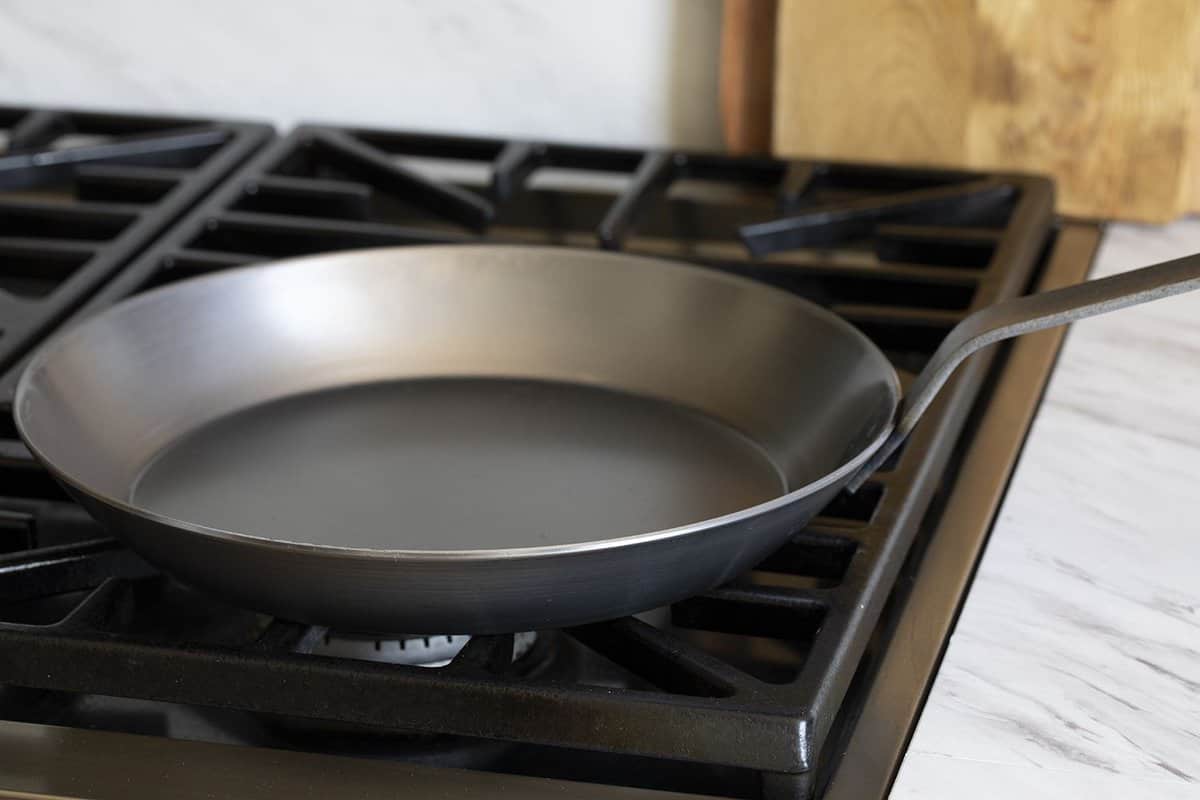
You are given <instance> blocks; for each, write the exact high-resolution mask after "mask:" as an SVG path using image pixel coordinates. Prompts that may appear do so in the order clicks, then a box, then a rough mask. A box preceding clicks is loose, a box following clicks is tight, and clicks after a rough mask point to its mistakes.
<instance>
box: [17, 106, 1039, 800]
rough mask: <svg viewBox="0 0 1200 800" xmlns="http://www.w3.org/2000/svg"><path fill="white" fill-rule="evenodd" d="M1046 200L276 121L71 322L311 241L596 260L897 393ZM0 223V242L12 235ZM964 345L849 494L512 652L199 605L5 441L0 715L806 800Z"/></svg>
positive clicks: (931, 516) (1021, 193)
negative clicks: (697, 282)
mask: <svg viewBox="0 0 1200 800" xmlns="http://www.w3.org/2000/svg"><path fill="white" fill-rule="evenodd" d="M2 163H3V159H0V164H2ZM1052 207H1053V192H1052V187H1051V186H1050V184H1049V183H1048V182H1047V181H1045V180H1042V179H1038V178H1031V177H1027V176H1018V175H981V174H966V173H952V172H938V171H923V170H908V169H890V168H882V167H863V166H855V165H843V164H818V163H805V162H792V163H786V162H781V161H776V160H771V159H745V158H729V157H723V156H714V155H706V154H692V153H677V152H650V153H647V152H639V151H632V150H616V149H607V148H598V147H582V146H575V145H555V144H546V143H539V142H513V141H502V140H496V139H477V138H464V137H449V136H433V135H426V134H408V133H391V132H384V131H366V130H350V129H343V128H332V127H324V126H305V127H302V128H299V129H297V130H295V131H293V132H292V133H290V134H289V135H287V136H286V137H284V138H281V139H279V140H276V141H274V142H273V143H271V144H270V145H268V146H266V147H265V148H263V149H262V150H261V151H260V152H258V154H257V155H255V156H254V157H253V158H252V159H251V160H250V161H248V162H247V163H246V164H245V165H244V166H243V167H242V168H241V169H239V170H238V171H237V172H236V173H235V174H234V175H233V176H232V177H230V178H229V179H228V180H226V181H225V182H224V183H223V184H221V186H220V187H219V188H218V189H217V190H216V191H214V192H212V193H211V194H210V195H209V196H208V197H206V198H205V199H204V200H203V201H201V202H199V203H198V204H197V205H196V206H195V207H194V208H193V210H192V211H190V212H189V213H188V214H187V215H186V216H184V217H183V218H182V219H181V220H180V221H179V222H178V223H177V224H175V225H174V226H173V227H171V228H170V229H169V230H168V231H166V232H165V233H164V234H163V235H161V236H159V237H158V238H157V239H156V240H155V241H154V242H153V244H150V245H149V246H148V247H146V248H145V250H144V252H142V253H141V254H140V256H138V257H136V258H134V259H132V260H127V261H126V262H125V263H123V264H116V265H115V266H114V267H112V268H111V269H109V270H107V271H106V272H105V274H104V275H103V276H101V277H100V278H98V279H97V280H98V281H100V280H103V278H107V277H109V276H110V275H111V276H112V277H111V279H110V280H108V281H107V282H104V283H103V285H101V286H100V287H99V288H98V289H97V290H96V291H95V292H94V293H93V294H92V295H91V296H90V299H89V300H88V301H87V302H86V303H85V304H84V305H83V306H82V307H81V308H80V309H79V310H78V311H77V312H76V315H75V317H73V319H78V318H81V317H83V316H86V315H89V314H92V313H95V312H96V311H98V310H101V309H103V308H104V307H106V306H108V305H110V304H111V303H113V302H115V301H117V300H119V299H121V298H123V297H126V296H129V295H131V294H134V293H136V292H138V291H142V290H144V289H147V288H150V287H153V286H158V285H161V284H164V283H168V282H170V281H174V280H179V279H182V278H186V277H189V276H193V275H197V274H202V273H206V272H211V271H215V270H221V269H227V268H230V267H234V266H237V265H241V264H246V263H252V262H255V261H260V260H267V259H274V258H280V257H286V256H293V255H302V254H308V253H315V252H320V251H325V250H335V249H347V248H361V247H375V246H384V245H410V244H422V243H454V242H474V241H489V242H506V243H514V244H522V243H525V244H542V245H545V244H550V245H560V246H567V247H603V248H610V249H617V250H622V251H625V252H630V253H638V254H644V255H655V256H665V257H670V258H678V259H684V260H688V261H691V262H693V263H696V264H697V265H699V266H701V267H705V268H713V269H720V270H727V271H731V272H736V273H739V274H743V275H748V276H751V277H754V278H757V279H760V280H763V281H767V282H769V283H772V284H775V285H777V286H780V287H783V288H786V289H788V290H790V291H793V292H796V293H798V294H800V295H802V296H805V297H807V298H809V299H811V300H813V301H815V302H817V303H820V304H822V305H824V306H827V307H829V308H831V309H832V310H834V311H835V312H836V313H838V314H840V315H841V316H843V317H845V318H846V319H848V320H850V321H851V322H853V323H854V324H856V325H857V326H859V327H860V328H861V329H862V330H863V331H864V332H865V333H866V334H867V335H868V336H870V337H871V338H872V339H873V340H874V341H875V342H876V343H877V344H878V345H879V346H880V347H881V348H882V349H883V350H884V352H886V353H887V354H888V356H889V357H890V358H891V359H892V361H893V363H894V364H895V365H896V366H897V368H898V369H899V370H900V371H901V373H902V375H904V376H905V377H906V379H907V378H911V375H912V374H913V373H914V372H916V371H917V370H919V369H920V367H921V366H922V364H923V363H924V362H925V360H926V359H927V358H928V357H929V356H930V354H931V353H932V352H933V349H934V348H935V347H936V345H937V343H938V342H939V341H940V340H941V339H942V337H944V336H945V335H946V333H947V332H948V331H949V329H950V328H951V327H952V326H953V325H954V324H955V322H956V321H958V320H959V319H961V318H962V317H963V316H964V315H965V314H966V313H967V312H968V311H970V310H972V309H974V308H977V307H981V306H984V305H987V304H990V303H992V302H995V301H996V300H998V299H1001V298H1004V297H1009V296H1013V295H1016V294H1020V293H1022V292H1023V291H1024V290H1025V289H1026V288H1027V287H1028V286H1029V285H1030V282H1031V279H1032V277H1033V276H1034V274H1035V272H1036V270H1037V269H1038V267H1039V264H1040V263H1041V260H1042V259H1043V258H1044V256H1045V255H1046V253H1047V252H1050V250H1051V249H1052V247H1053V242H1054V229H1053V226H1052ZM6 214H7V209H6V208H5V207H0V248H3V247H5V246H7V245H6V243H7V242H8V239H9V238H10V237H9V233H10V228H12V229H13V230H18V229H20V227H19V225H18V223H16V222H14V223H12V225H11V226H7V227H6V225H7V218H6V216H5V215H6ZM67 324H69V322H68V323H67ZM38 330H39V333H41V334H44V333H45V326H44V325H43V326H41V327H40V328H39V329H38ZM2 341H3V340H0V342H2ZM994 355H995V354H991V353H989V354H982V355H981V356H977V357H976V358H974V359H972V361H971V362H970V363H969V364H967V365H966V366H965V367H964V368H963V369H961V370H960V371H959V373H958V374H957V375H956V376H955V378H954V379H953V380H952V382H951V384H950V385H949V386H948V387H947V389H946V390H945V391H943V393H942V394H941V395H940V396H939V398H938V400H937V402H936V404H935V406H934V407H933V408H932V409H931V410H930V412H929V413H928V414H927V416H926V418H925V419H924V420H923V422H922V424H921V426H920V427H919V428H918V430H917V431H916V432H915V434H914V435H913V436H912V438H911V439H910V440H909V442H908V444H907V446H906V447H905V448H904V449H903V450H901V451H900V452H899V453H898V454H897V455H895V456H894V457H893V458H892V459H891V461H890V462H889V463H888V464H886V465H885V466H884V468H883V469H882V470H881V471H880V473H879V474H877V475H876V476H875V477H874V478H873V479H872V480H871V482H869V483H868V484H867V485H866V486H865V487H864V488H863V489H862V490H860V491H859V492H858V493H857V494H855V495H853V496H850V495H845V496H842V497H840V498H838V499H837V500H836V501H835V502H834V503H833V504H832V505H831V506H830V507H829V508H828V509H827V511H826V513H825V514H824V515H823V516H822V517H821V518H819V519H818V520H817V521H815V522H814V523H813V524H811V525H810V526H809V527H808V528H806V529H805V530H803V531H797V533H796V536H795V537H794V539H793V540H792V541H791V543H789V544H788V545H787V546H785V547H784V548H782V549H781V550H780V551H779V552H777V553H775V554H774V555H773V556H771V557H770V558H769V559H767V560H766V561H765V562H763V563H762V564H760V565H759V567H758V568H756V569H755V570H753V571H752V572H750V573H749V574H747V575H746V576H744V577H743V578H741V579H739V580H737V581H735V582H734V583H732V584H729V585H726V586H723V587H720V588H718V589H716V590H714V591H712V592H709V593H706V594H704V595H701V596H698V597H694V598H690V599H688V600H685V601H683V602H680V603H677V604H675V605H674V606H672V607H671V608H669V609H660V610H657V611H655V612H651V613H649V614H645V615H639V616H638V617H630V618H625V619H618V620H612V621H608V622H603V623H597V624H594V625H587V626H583V627H579V628H574V629H570V630H563V631H542V632H538V634H537V636H536V637H533V638H532V639H530V638H529V637H525V638H522V637H520V636H518V637H516V639H514V637H512V636H496V637H474V638H471V639H470V640H469V641H467V640H466V639H465V638H464V637H447V641H446V642H445V643H444V646H442V643H440V642H431V641H428V640H426V641H421V642H417V641H414V640H407V639H404V638H403V637H384V638H382V639H380V638H373V639H372V638H368V639H363V638H362V637H353V636H347V635H345V634H343V633H341V632H336V631H334V632H331V631H326V630H323V629H319V628H313V627H309V626H302V625H298V624H295V623H291V622H288V621H286V620H279V619H270V618H267V617H264V616H262V615H259V614H255V613H253V612H249V611H246V610H242V609H236V608H231V607H228V606H226V605H224V604H223V603H221V602H220V601H219V600H216V599H213V598H209V597H205V596H203V595H200V594H197V593H195V592H192V591H190V590H188V589H186V588H184V587H181V586H178V585H177V584H175V583H174V582H172V581H171V580H169V579H167V578H165V577H163V576H161V575H159V574H157V573H156V572H155V571H154V570H153V569H151V568H150V567H148V566H146V565H145V564H144V563H142V562H141V561H140V560H139V559H138V558H137V557H135V556H133V555H132V554H131V553H129V552H128V551H127V550H125V549H124V548H122V547H121V546H120V545H119V544H118V543H117V542H115V541H114V540H112V539H110V538H108V537H107V536H106V534H105V533H104V531H102V530H101V529H99V528H98V527H97V526H96V525H95V524H94V523H93V522H91V520H90V519H88V518H87V517H86V515H85V514H84V513H83V512H82V511H81V510H80V509H79V508H78V507H77V506H76V505H74V504H73V503H72V502H71V501H70V500H69V498H67V497H66V496H65V495H64V494H63V493H62V492H61V490H60V489H59V488H58V487H57V485H56V484H55V483H54V482H53V480H52V479H51V478H50V477H49V476H48V475H47V474H46V473H45V472H44V471H43V470H41V469H40V467H38V466H37V465H36V464H35V463H34V462H33V461H32V460H31V459H30V457H29V455H28V453H26V452H24V449H23V448H22V447H21V445H20V444H19V442H14V441H8V442H6V443H3V444H2V445H0V448H2V449H0V453H2V454H3V457H2V458H0V481H2V484H0V487H2V488H0V494H2V495H3V496H0V684H7V685H8V688H6V689H5V690H3V692H2V693H0V718H2V719H13V720H26V721H35V722H44V723H49V724H67V725H72V726H79V727H95V728H104V729H111V730H127V731H135V732H148V733H152V734H154V735H160V736H171V737H178V738H196V739H207V740H213V741H227V742H236V743H250V744H258V745H267V746H274V747H283V748H288V749H297V750H313V751H322V752H330V751H333V752H348V753H353V754H357V755H372V756H378V757H383V758H397V759H404V760H410V761H419V762H422V763H431V764H439V765H450V766H468V767H471V768H473V769H481V770H492V771H496V772H507V773H518V774H531V775H545V776H552V777H562V778H569V779H573V780H583V781H592V782H597V783H605V784H616V785H627V786H642V787H651V788H664V789H674V790H681V791H690V792H695V793H701V794H713V795H719V796H737V797H759V796H764V797H789V796H792V797H804V796H811V795H813V794H815V793H819V792H820V791H821V790H822V788H823V787H824V785H825V781H826V780H827V778H828V776H829V774H831V772H832V771H833V770H834V769H835V768H836V766H837V764H838V756H839V753H840V752H841V749H842V748H841V745H842V743H843V742H844V739H845V737H846V736H847V734H848V731H850V730H852V729H853V727H854V723H855V720H856V717H857V715H858V713H859V712H860V710H861V708H860V706H858V705H856V700H855V698H856V697H859V696H861V695H862V692H863V687H862V686H861V685H859V684H861V683H862V681H864V680H865V678H864V677H863V675H865V674H866V671H865V668H864V667H863V665H864V664H865V662H864V654H865V653H870V652H871V651H872V648H873V647H876V646H878V643H877V642H876V643H873V642H872V637H873V636H875V637H876V639H878V636H879V633H878V630H877V622H878V620H879V618H880V614H881V612H883V610H884V608H885V604H887V603H888V601H889V597H892V595H893V591H892V590H893V587H894V585H895V584H896V581H897V576H898V575H901V574H902V569H905V568H906V566H905V564H906V556H908V555H909V553H910V551H912V550H914V548H913V543H914V541H916V542H918V543H919V542H920V541H921V537H922V535H924V532H927V531H928V530H930V529H931V527H932V526H933V525H934V524H935V523H936V518H937V514H938V513H939V509H940V508H941V507H942V505H943V504H944V499H945V494H946V489H947V487H948V486H949V485H950V483H951V482H952V479H953V477H954V465H955V464H956V463H957V459H958V457H959V456H960V454H961V452H962V450H963V448H964V446H965V444H966V443H967V442H969V439H970V436H969V435H967V436H964V435H962V432H963V431H964V429H965V428H966V427H967V426H968V417H969V415H971V414H972V412H973V411H974V412H975V413H978V408H979V405H980V403H981V402H986V398H987V396H988V391H987V388H988V384H987V379H988V376H989V374H990V372H989V370H990V367H991V366H992V362H993V360H994ZM16 374H17V369H16V368H15V366H13V364H12V363H10V364H9V369H8V370H7V372H5V373H4V374H3V376H2V377H0V397H2V398H3V399H5V400H7V401H9V402H11V392H12V388H13V386H14V384H15V377H16ZM1022 434H1023V431H1022V432H1019V433H1018V434H1017V435H1018V436H1020V435H1022ZM10 435H11V432H10ZM917 550H919V548H917ZM910 561H911V560H910ZM347 639H351V640H354V642H353V643H352V644H347V643H346V640H347ZM522 641H523V642H524V645H522V644H521V642H522ZM530 642H532V644H531V643H530ZM402 645H403V647H402ZM410 647H412V648H430V649H437V650H438V652H439V653H440V654H441V655H440V656H439V657H438V658H437V659H433V658H431V663H437V664H440V666H434V667H428V666H417V665H414V663H413V662H412V659H408V660H407V661H405V662H404V663H389V662H395V661H396V660H397V659H396V658H389V657H388V654H389V653H390V654H393V655H395V654H397V653H399V652H400V651H401V650H402V649H403V650H404V651H405V652H408V649H409V648H410ZM446 648H450V649H449V650H447V649H446ZM447 659H449V660H448V661H447ZM856 674H857V675H858V676H859V677H858V678H856V677H855V676H856ZM18 687H19V688H18ZM884 788H885V787H884ZM884 788H881V791H883V790H884Z"/></svg>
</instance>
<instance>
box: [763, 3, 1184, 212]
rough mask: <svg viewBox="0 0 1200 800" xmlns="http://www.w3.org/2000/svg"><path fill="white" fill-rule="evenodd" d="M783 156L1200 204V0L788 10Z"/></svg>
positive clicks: (1083, 195) (1132, 207)
mask: <svg viewBox="0 0 1200 800" xmlns="http://www.w3.org/2000/svg"><path fill="white" fill-rule="evenodd" d="M778 24H779V37H778V43H779V44H778V52H777V54H776V83H775V118H774V130H773V145H774V149H775V150H776V151H777V152H778V153H780V154H784V155H802V156H811V157H819V158H830V159H854V160H864V159H865V160H870V161H886V162H908V163H921V164H931V165H939V166H966V167H971V168H980V169H1007V170H1022V171H1032V172H1043V173H1050V174H1052V175H1053V176H1054V177H1055V178H1056V180H1057V182H1058V203H1059V209H1060V210H1061V211H1063V212H1065V213H1068V214H1073V215H1078V216H1085V217H1105V218H1107V217H1116V218H1121V219H1131V220H1143V221H1155V222H1159V221H1166V220H1169V219H1172V218H1174V217H1176V216H1178V215H1180V214H1182V213H1184V212H1186V211H1188V210H1191V209H1195V208H1200V158H1198V157H1197V156H1198V153H1197V137H1198V136H1200V109H1198V105H1200V46H1198V45H1200V36H1198V33H1200V3H1198V2H1195V0H1154V1H1153V2H1145V1H1144V0H974V2H972V0H894V1H892V2H882V3H881V2H878V1H877V0H842V1H841V2H838V3H825V2H819V0H781V4H780V9H779V21H778Z"/></svg>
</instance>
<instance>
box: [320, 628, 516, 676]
mask: <svg viewBox="0 0 1200 800" xmlns="http://www.w3.org/2000/svg"><path fill="white" fill-rule="evenodd" d="M470 640H471V637H470V636H469V635H467V634H454V635H451V634H443V635H437V636H405V635H399V636H391V637H377V636H362V635H355V634H340V633H337V632H336V631H330V632H328V633H326V634H325V636H323V637H322V638H321V641H319V642H317V645H316V646H315V647H314V648H313V649H312V652H313V654H314V655H321V656H336V657H338V658H355V659H359V660H360V661H382V662H384V663H387V664H405V665H408V666H416V667H444V666H445V665H446V664H449V663H450V660H451V659H453V658H454V657H455V656H456V655H458V653H459V651H460V650H462V649H463V645H465V644H466V643H467V642H469V641H470ZM536 641H537V633H535V632H532V631H530V632H527V633H518V634H516V635H515V636H514V637H513V661H517V660H519V659H520V658H521V657H522V656H524V655H525V654H526V653H528V652H529V650H530V648H532V647H533V644H534V642H536Z"/></svg>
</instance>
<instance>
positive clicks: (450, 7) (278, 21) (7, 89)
mask: <svg viewBox="0 0 1200 800" xmlns="http://www.w3.org/2000/svg"><path fill="white" fill-rule="evenodd" d="M719 17H720V9H719V0H590V1H589V0H508V1H507V2H503V1H501V0H490V1H489V0H443V1H442V2H435V0H427V1H426V2H419V1H418V0H327V1H326V2H318V1H316V0H304V1H303V2H296V1H293V2H285V0H203V1H202V2H178V1H176V2H169V1H168V0H159V1H158V2H155V0H94V1H93V2H79V3H74V2H72V3H56V2H46V1H45V0H4V1H3V2H0V104H3V103H16V104H25V103H34V104H40V105H60V106H81V107H100V108H117V109H129V110H148V111H177V112H185V113H201V114H223V115H227V116H240V117H250V118H257V119H269V120H272V121H274V122H276V123H279V124H281V125H287V124H291V123H293V122H295V121H297V120H324V121H333V122H344V123H353V124H363V125H379V126H388V127H397V128H415V129H427V130H440V131H455V132H469V133H492V134H501V135H512V136H536V137H541V138H545V139H563V140H573V141H596V142H612V143H621V144H640V145H653V144H667V143H670V144H675V145H679V146H684V147H698V148H716V147H719V145H720V136H719V130H718V122H717V113H716V63H717V42H718V34H719V30H718V29H719Z"/></svg>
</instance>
